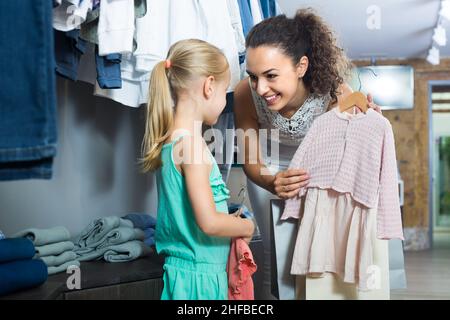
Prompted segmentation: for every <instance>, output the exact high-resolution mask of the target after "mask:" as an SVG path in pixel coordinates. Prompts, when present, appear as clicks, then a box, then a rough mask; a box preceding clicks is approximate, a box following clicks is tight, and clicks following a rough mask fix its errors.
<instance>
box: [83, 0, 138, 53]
mask: <svg viewBox="0 0 450 320" xmlns="http://www.w3.org/2000/svg"><path fill="white" fill-rule="evenodd" d="M85 1H89V2H90V1H91V0H85ZM83 2H84V1H83ZM133 35H134V0H102V1H101V2H100V15H99V20H98V52H99V55H100V56H106V55H108V54H111V53H127V52H132V50H133Z"/></svg>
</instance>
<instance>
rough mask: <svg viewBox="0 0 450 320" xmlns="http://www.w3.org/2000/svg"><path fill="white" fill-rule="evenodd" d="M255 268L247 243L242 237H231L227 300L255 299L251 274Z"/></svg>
mask: <svg viewBox="0 0 450 320" xmlns="http://www.w3.org/2000/svg"><path fill="white" fill-rule="evenodd" d="M256 269H257V266H256V264H255V262H254V261H253V255H252V251H251V250H250V248H249V246H248V244H247V243H246V242H245V241H244V240H243V239H242V238H234V239H232V240H231V247H230V255H229V256H228V263H227V272H228V299H229V300H255V293H254V290H253V280H252V274H253V273H255V271H256Z"/></svg>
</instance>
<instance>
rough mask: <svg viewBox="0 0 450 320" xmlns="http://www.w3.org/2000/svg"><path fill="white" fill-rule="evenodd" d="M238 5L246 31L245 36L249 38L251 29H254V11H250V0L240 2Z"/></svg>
mask: <svg viewBox="0 0 450 320" xmlns="http://www.w3.org/2000/svg"><path fill="white" fill-rule="evenodd" d="M238 4H239V11H240V12H241V21H242V30H243V31H244V36H245V37H247V34H248V33H249V32H250V29H251V28H253V16H252V11H251V10H250V4H249V3H248V0H238Z"/></svg>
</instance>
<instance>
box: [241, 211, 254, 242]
mask: <svg viewBox="0 0 450 320" xmlns="http://www.w3.org/2000/svg"><path fill="white" fill-rule="evenodd" d="M239 219H242V220H246V223H248V222H250V223H251V227H250V228H251V230H252V232H251V235H250V236H248V237H243V238H242V239H244V241H245V242H246V243H247V244H250V241H252V239H253V234H254V233H255V228H256V227H255V223H254V222H253V220H251V219H245V218H241V217H239Z"/></svg>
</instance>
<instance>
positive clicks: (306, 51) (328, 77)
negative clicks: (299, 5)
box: [246, 8, 351, 102]
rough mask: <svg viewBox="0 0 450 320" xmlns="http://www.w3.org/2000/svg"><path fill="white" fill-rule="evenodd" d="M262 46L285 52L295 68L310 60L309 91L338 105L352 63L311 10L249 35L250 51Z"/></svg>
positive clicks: (276, 20)
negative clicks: (341, 87) (341, 88)
mask: <svg viewBox="0 0 450 320" xmlns="http://www.w3.org/2000/svg"><path fill="white" fill-rule="evenodd" d="M261 45H271V46H275V47H278V48H280V49H282V50H283V52H284V53H286V54H287V55H288V56H289V57H291V58H292V61H293V63H294V65H295V64H297V63H298V62H299V61H300V58H301V57H302V56H307V57H308V60H309V66H308V70H307V71H306V73H305V75H304V77H303V82H304V84H305V86H306V88H307V89H308V90H309V91H310V92H311V93H317V94H322V95H325V94H328V95H330V96H331V98H332V101H333V102H336V101H337V93H338V92H337V89H338V87H339V85H341V84H342V83H343V82H344V78H345V76H346V75H347V73H348V71H349V70H350V69H351V63H350V62H349V60H348V59H347V57H346V55H345V54H344V51H343V50H342V49H341V48H339V47H338V46H337V43H336V38H335V36H334V34H333V32H332V31H331V29H330V27H329V26H328V25H327V24H326V23H325V22H324V21H323V20H322V18H320V17H319V16H318V15H317V14H315V12H314V11H313V10H312V9H311V8H308V9H301V10H298V11H297V13H296V15H295V17H294V18H287V17H286V16H285V15H278V16H275V17H272V18H269V19H266V20H263V21H261V22H260V23H258V24H257V25H255V26H254V27H253V28H252V30H251V31H250V32H249V33H248V35H247V38H246V47H247V48H249V47H250V48H256V47H259V46H261Z"/></svg>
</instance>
